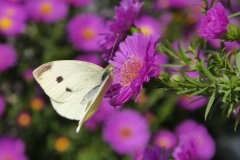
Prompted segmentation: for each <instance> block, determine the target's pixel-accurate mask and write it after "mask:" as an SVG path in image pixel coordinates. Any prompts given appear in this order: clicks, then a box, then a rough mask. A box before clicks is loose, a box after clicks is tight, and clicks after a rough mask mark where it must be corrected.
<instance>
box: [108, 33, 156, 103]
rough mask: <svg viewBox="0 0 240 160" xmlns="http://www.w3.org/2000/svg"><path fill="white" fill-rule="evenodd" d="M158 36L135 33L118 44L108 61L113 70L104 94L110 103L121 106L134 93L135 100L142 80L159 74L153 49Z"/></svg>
mask: <svg viewBox="0 0 240 160" xmlns="http://www.w3.org/2000/svg"><path fill="white" fill-rule="evenodd" d="M158 38H159V37H158V36H156V35H148V36H145V35H143V34H142V33H135V34H134V35H133V36H128V37H127V38H126V40H125V42H122V43H121V44H120V45H119V51H118V52H116V55H115V57H113V61H109V63H111V64H113V65H114V72H115V77H114V84H113V86H112V90H111V92H108V94H107V95H106V97H111V101H110V104H111V105H113V106H122V105H123V104H124V103H125V102H127V101H128V100H129V99H130V98H131V97H132V96H133V95H135V94H136V100H137V99H138V97H139V95H140V91H141V90H142V84H143V82H148V81H149V80H150V78H151V77H155V76H157V75H159V73H160V67H159V64H158V63H157V61H156V59H157V54H156V53H157V52H156V51H155V46H156V43H157V41H158Z"/></svg>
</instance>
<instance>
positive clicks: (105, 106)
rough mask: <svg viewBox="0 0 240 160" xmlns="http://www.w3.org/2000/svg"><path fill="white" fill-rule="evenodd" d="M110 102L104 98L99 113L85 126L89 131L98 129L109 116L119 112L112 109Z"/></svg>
mask: <svg viewBox="0 0 240 160" xmlns="http://www.w3.org/2000/svg"><path fill="white" fill-rule="evenodd" d="M108 101H109V99H107V98H104V99H103V100H102V103H101V104H100V106H99V109H98V110H97V112H96V113H95V114H94V115H93V116H92V117H91V118H90V119H89V120H88V121H87V122H85V126H86V127H87V128H88V129H89V130H94V129H96V127H97V125H98V124H99V123H101V122H104V121H105V120H106V119H107V118H108V117H109V116H111V115H112V114H113V113H114V111H116V110H117V109H116V108H114V107H112V106H111V105H110V104H109V102H108Z"/></svg>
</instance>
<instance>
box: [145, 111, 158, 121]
mask: <svg viewBox="0 0 240 160" xmlns="http://www.w3.org/2000/svg"><path fill="white" fill-rule="evenodd" d="M144 117H145V119H146V120H147V121H148V123H153V122H154V121H155V120H156V116H155V115H154V114H152V113H151V112H150V111H148V112H146V113H144Z"/></svg>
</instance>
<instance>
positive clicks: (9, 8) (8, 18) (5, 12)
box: [0, 2, 26, 36]
mask: <svg viewBox="0 0 240 160" xmlns="http://www.w3.org/2000/svg"><path fill="white" fill-rule="evenodd" d="M25 20H26V13H25V11H24V9H23V8H22V7H21V6H20V5H17V4H13V3H4V2H0V32H1V33H2V34H3V35H10V36H16V35H18V34H19V33H21V32H22V31H23V30H24V29H25Z"/></svg>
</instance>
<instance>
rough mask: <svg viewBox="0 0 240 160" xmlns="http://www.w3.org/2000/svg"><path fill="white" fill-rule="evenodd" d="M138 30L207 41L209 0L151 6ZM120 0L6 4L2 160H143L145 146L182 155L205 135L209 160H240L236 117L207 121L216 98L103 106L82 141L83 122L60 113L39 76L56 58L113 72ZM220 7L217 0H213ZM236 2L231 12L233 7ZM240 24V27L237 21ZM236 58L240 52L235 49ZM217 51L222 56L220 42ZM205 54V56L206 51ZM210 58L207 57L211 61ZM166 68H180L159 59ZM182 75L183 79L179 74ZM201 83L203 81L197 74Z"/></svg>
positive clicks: (214, 44)
mask: <svg viewBox="0 0 240 160" xmlns="http://www.w3.org/2000/svg"><path fill="white" fill-rule="evenodd" d="M219 1H221V2H222V4H223V5H224V6H225V9H226V12H227V14H232V13H234V12H239V11H240V3H239V1H238V0H231V1H228V0H219ZM144 2H145V4H144V6H143V7H142V9H141V11H140V13H139V15H138V16H137V19H136V20H135V22H134V24H133V25H134V26H135V27H137V28H139V29H140V31H141V32H142V33H144V34H146V35H147V34H159V35H160V42H162V43H164V42H165V39H168V40H169V41H170V42H171V43H172V44H173V46H175V47H176V49H177V43H178V42H179V43H180V44H181V46H182V47H183V48H185V50H188V47H189V46H190V43H191V42H196V43H197V42H199V41H201V40H200V38H199V36H198V27H199V23H200V22H201V19H202V18H203V17H204V13H202V9H203V8H202V7H204V6H205V5H204V3H203V2H202V1H201V0H146V1H144ZM119 3H120V1H119V0H101V1H98V0H42V1H37V0H0V160H25V159H29V160H42V159H51V160H69V159H71V160H86V159H89V160H106V159H111V160H118V159H119V160H141V156H142V151H143V150H144V148H145V147H154V146H155V145H159V146H165V148H169V149H171V151H174V148H175V147H176V146H178V145H179V140H180V136H181V135H189V134H191V133H197V134H198V135H199V137H198V138H199V141H200V144H201V146H200V147H199V150H198V152H200V153H201V154H202V157H204V159H215V160H227V159H228V160H229V159H231V160H238V159H240V152H239V148H240V132H239V127H238V129H237V131H236V132H234V123H235V115H231V116H230V117H229V118H228V117H225V116H223V115H222V110H220V109H215V110H213V113H212V116H211V117H210V118H209V119H207V120H206V121H205V120H204V112H205V107H206V104H207V102H208V98H203V99H201V100H199V101H196V102H195V103H190V102H191V101H192V100H193V99H198V98H199V97H193V98H192V99H189V98H188V95H185V96H179V95H176V93H175V92H174V91H164V90H161V89H157V90H152V89H148V88H145V89H144V90H143V91H142V93H141V96H140V97H139V99H138V101H137V102H134V100H131V101H129V102H128V103H126V104H125V105H124V106H123V107H122V108H113V107H112V106H110V105H109V103H108V99H103V101H102V104H101V105H100V108H99V110H98V111H97V113H96V114H95V115H94V116H93V117H92V118H91V119H90V120H88V121H87V122H86V123H85V124H84V125H83V127H82V128H81V130H80V132H79V133H76V132H75V130H76V127H77V125H78V122H77V121H72V120H68V119H66V118H64V117H61V116H60V115H58V114H57V113H56V112H55V110H54V109H53V108H52V106H51V103H50V100H49V98H48V97H47V96H46V94H45V93H44V92H43V90H42V89H41V88H40V86H39V85H38V84H37V82H36V81H35V79H34V78H33V75H32V71H33V70H34V69H35V68H37V67H38V66H40V65H42V64H43V63H46V62H49V61H54V60H83V61H89V62H92V63H95V64H98V65H100V66H102V67H106V66H107V65H108V62H106V61H104V60H103V59H102V53H103V51H102V50H101V48H100V47H99V44H98V43H99V41H101V40H103V39H104V36H103V34H104V33H108V32H109V30H108V23H109V21H113V17H114V16H115V15H116V12H115V9H114V7H115V6H119V5H120V4H119ZM208 4H209V5H211V4H212V1H210V0H209V1H208ZM229 4H231V5H229ZM231 21H232V23H235V24H239V18H238V19H231ZM225 45H226V50H227V51H231V52H232V53H234V52H235V51H236V49H237V48H238V46H239V45H237V44H235V43H225ZM207 47H208V49H209V50H218V49H220V43H219V41H217V40H212V41H208V42H207ZM201 54H203V56H204V53H201ZM205 55H206V53H205ZM159 56H160V57H161V62H159V63H160V64H161V66H162V69H163V70H165V69H167V68H166V67H164V65H162V64H166V63H171V61H169V59H168V58H167V56H165V55H164V54H163V53H159ZM170 72H171V74H172V75H174V74H175V73H174V72H173V71H172V70H171V71H170ZM191 76H193V77H194V76H196V75H191Z"/></svg>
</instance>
